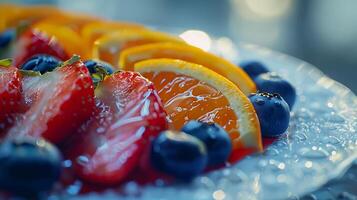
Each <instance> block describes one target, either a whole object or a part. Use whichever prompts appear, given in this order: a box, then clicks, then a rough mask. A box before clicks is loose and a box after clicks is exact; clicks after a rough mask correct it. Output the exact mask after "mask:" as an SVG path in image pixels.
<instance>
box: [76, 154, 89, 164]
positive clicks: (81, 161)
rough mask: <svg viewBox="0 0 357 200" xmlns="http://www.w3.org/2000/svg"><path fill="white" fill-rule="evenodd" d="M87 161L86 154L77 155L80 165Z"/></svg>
mask: <svg viewBox="0 0 357 200" xmlns="http://www.w3.org/2000/svg"><path fill="white" fill-rule="evenodd" d="M88 162H89V158H88V157H87V156H83V155H82V156H78V157H77V163H78V164H80V165H86V164H87V163H88Z"/></svg>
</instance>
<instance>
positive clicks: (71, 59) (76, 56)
mask: <svg viewBox="0 0 357 200" xmlns="http://www.w3.org/2000/svg"><path fill="white" fill-rule="evenodd" d="M79 60H81V57H80V56H79V55H76V54H74V55H73V56H72V57H71V58H70V59H68V60H66V61H64V62H63V63H62V64H61V65H60V66H59V67H64V66H67V65H72V64H73V63H75V62H78V61H79Z"/></svg>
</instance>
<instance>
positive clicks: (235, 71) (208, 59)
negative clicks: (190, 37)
mask: <svg viewBox="0 0 357 200" xmlns="http://www.w3.org/2000/svg"><path fill="white" fill-rule="evenodd" d="M152 58H173V59H180V60H184V61H188V62H192V63H196V64H200V65H203V66H205V67H207V68H209V69H211V70H213V71H215V72H217V73H218V74H220V75H222V76H224V77H225V78H227V79H228V80H230V81H232V82H233V83H234V84H236V85H237V86H238V87H239V88H240V89H241V90H242V92H243V93H244V94H246V95H249V94H251V93H254V92H256V87H255V84H254V82H253V81H252V80H251V79H250V77H249V76H248V75H247V74H246V73H245V72H244V71H243V70H242V69H241V68H239V67H237V66H236V65H234V64H232V63H230V62H229V61H227V60H225V59H223V58H220V57H218V56H216V55H214V54H212V53H209V52H206V51H203V50H201V49H199V48H197V47H194V46H190V45H186V44H179V43H154V44H146V45H140V46H135V47H131V48H128V49H125V50H123V51H122V53H121V54H120V59H119V66H120V67H122V68H123V69H124V70H133V66H134V64H135V63H136V62H139V61H142V60H147V59H152Z"/></svg>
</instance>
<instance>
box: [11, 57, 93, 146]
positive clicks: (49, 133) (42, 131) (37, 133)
mask: <svg viewBox="0 0 357 200" xmlns="http://www.w3.org/2000/svg"><path fill="white" fill-rule="evenodd" d="M78 60H79V58H78V57H73V58H72V59H71V60H69V61H67V64H68V65H65V66H63V67H59V68H57V69H56V70H55V71H53V72H49V73H46V74H44V75H42V76H38V77H29V78H24V81H23V82H24V83H23V96H24V100H25V103H26V105H27V107H28V110H27V111H26V112H25V113H24V114H23V116H22V117H21V119H19V120H18V121H17V123H16V124H15V126H14V127H12V128H11V129H10V130H9V132H8V135H9V136H10V137H23V136H32V137H44V138H45V139H47V140H49V141H51V142H54V143H59V142H61V141H63V139H65V138H67V137H68V136H69V135H70V134H72V133H73V132H75V131H76V130H77V129H78V128H79V127H80V126H81V125H82V124H83V123H84V122H85V121H86V120H88V119H89V118H90V116H91V115H92V114H93V112H94V109H95V103H94V87H93V82H92V79H91V76H90V74H89V72H88V70H87V68H86V66H85V65H84V64H83V63H82V62H81V61H78Z"/></svg>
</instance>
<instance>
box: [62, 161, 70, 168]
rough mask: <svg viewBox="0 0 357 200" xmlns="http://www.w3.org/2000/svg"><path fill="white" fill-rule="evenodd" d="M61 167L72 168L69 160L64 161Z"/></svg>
mask: <svg viewBox="0 0 357 200" xmlns="http://www.w3.org/2000/svg"><path fill="white" fill-rule="evenodd" d="M62 165H63V167H64V168H70V167H72V161H71V160H65V161H63V163H62Z"/></svg>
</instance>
